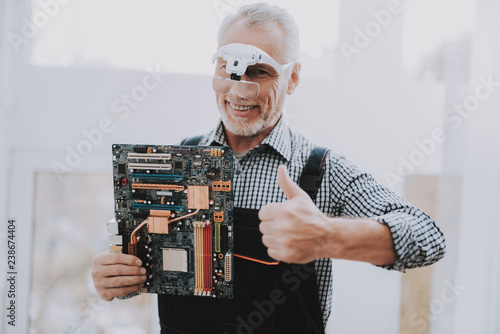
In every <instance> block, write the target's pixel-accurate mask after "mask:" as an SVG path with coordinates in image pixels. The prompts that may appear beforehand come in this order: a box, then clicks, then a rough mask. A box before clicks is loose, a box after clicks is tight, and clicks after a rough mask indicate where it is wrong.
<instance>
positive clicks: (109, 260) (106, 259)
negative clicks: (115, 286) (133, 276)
mask: <svg viewBox="0 0 500 334" xmlns="http://www.w3.org/2000/svg"><path fill="white" fill-rule="evenodd" d="M97 264H102V265H110V264H125V265H128V266H140V265H142V261H141V260H140V259H139V258H138V257H136V256H133V255H130V254H122V253H109V252H105V253H101V254H99V255H97V256H95V257H94V265H97Z"/></svg>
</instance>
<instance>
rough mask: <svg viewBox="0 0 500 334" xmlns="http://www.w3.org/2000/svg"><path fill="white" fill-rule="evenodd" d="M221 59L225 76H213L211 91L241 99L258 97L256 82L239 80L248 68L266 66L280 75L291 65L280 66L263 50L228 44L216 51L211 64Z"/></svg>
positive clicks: (258, 88)
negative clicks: (223, 63)
mask: <svg viewBox="0 0 500 334" xmlns="http://www.w3.org/2000/svg"><path fill="white" fill-rule="evenodd" d="M217 58H221V59H222V60H223V61H224V62H225V65H226V68H225V74H226V75H227V76H221V75H220V73H218V74H219V75H215V76H214V78H213V81H212V86H213V89H214V91H215V92H216V93H218V94H223V95H228V94H231V93H232V92H235V93H237V94H238V95H239V96H240V97H241V98H244V99H254V98H256V97H257V96H258V95H259V90H260V86H259V83H258V82H254V81H245V80H241V76H242V75H243V74H245V72H246V71H247V69H248V66H252V65H257V64H267V65H270V66H271V67H273V68H274V70H275V71H276V72H277V73H278V74H281V73H283V71H284V70H285V69H286V68H288V67H289V66H290V65H292V64H293V62H292V63H288V64H284V65H281V64H279V63H278V62H277V61H276V60H274V59H273V58H272V57H271V56H270V55H268V54H267V53H266V52H265V51H264V50H262V49H259V48H258V47H256V46H253V45H248V44H240V43H234V44H228V45H225V46H223V47H222V48H220V49H219V50H217V52H216V53H215V54H214V55H213V56H212V62H215V60H217Z"/></svg>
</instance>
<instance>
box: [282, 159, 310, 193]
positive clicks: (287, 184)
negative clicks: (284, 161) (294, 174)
mask: <svg viewBox="0 0 500 334" xmlns="http://www.w3.org/2000/svg"><path fill="white" fill-rule="evenodd" d="M278 185H279V186H280V188H281V190H283V193H285V196H286V198H287V199H292V198H294V197H297V196H300V195H302V194H304V191H303V190H302V189H301V188H300V187H299V186H298V185H297V184H296V183H294V182H293V181H292V180H291V179H290V177H289V176H288V171H287V170H286V167H285V165H280V166H279V167H278Z"/></svg>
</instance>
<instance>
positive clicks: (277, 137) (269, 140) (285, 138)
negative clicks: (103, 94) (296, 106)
mask: <svg viewBox="0 0 500 334" xmlns="http://www.w3.org/2000/svg"><path fill="white" fill-rule="evenodd" d="M263 144H267V145H269V146H271V147H272V148H274V149H275V150H276V151H277V152H278V153H279V154H281V155H282V156H283V158H285V159H286V160H287V161H289V160H290V158H291V154H292V147H291V146H292V142H291V137H290V128H289V127H288V125H287V124H286V122H285V120H284V119H283V115H281V118H280V120H279V121H278V124H276V126H275V127H274V129H273V131H271V133H270V134H269V136H267V137H266V138H265V139H264V140H263V141H262V144H261V145H263Z"/></svg>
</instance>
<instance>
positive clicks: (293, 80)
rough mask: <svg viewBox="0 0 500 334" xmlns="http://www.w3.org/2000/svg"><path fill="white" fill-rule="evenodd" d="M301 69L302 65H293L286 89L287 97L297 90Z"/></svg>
mask: <svg viewBox="0 0 500 334" xmlns="http://www.w3.org/2000/svg"><path fill="white" fill-rule="evenodd" d="M301 67H302V64H301V63H299V62H296V63H295V64H293V69H292V73H291V74H290V79H289V80H288V89H287V93H288V95H292V94H293V92H294V91H295V88H297V86H298V84H299V81H300V68H301Z"/></svg>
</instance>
